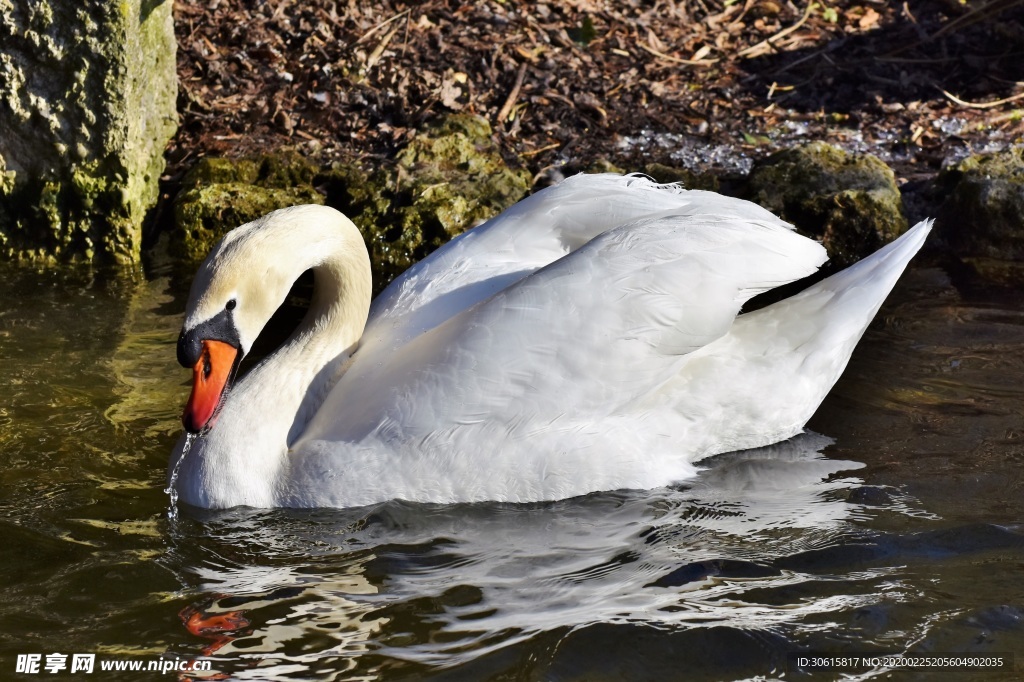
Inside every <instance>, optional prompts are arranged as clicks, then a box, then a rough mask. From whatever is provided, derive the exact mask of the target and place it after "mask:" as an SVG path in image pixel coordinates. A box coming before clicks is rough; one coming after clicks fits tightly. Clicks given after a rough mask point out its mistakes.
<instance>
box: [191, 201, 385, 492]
mask: <svg viewBox="0 0 1024 682" xmlns="http://www.w3.org/2000/svg"><path fill="white" fill-rule="evenodd" d="M307 270H312V271H313V277H314V283H313V299H312V301H311V304H310V308H309V311H308V312H307V313H306V316H305V317H304V318H303V321H302V322H301V323H300V324H299V326H298V327H297V328H296V330H295V332H294V333H293V334H292V335H291V336H290V337H289V339H288V340H287V341H285V342H284V344H282V346H281V347H279V348H278V349H277V350H276V351H275V352H274V353H272V354H271V355H270V356H269V357H267V358H266V359H264V360H263V361H262V362H260V363H259V364H258V365H256V366H255V367H254V368H253V369H252V370H251V371H250V372H249V373H248V374H246V375H245V376H244V377H242V378H241V379H240V380H239V381H238V383H237V384H236V385H235V386H234V388H233V389H231V392H230V393H229V394H228V395H227V396H226V398H225V399H224V403H223V405H222V407H221V410H220V413H219V417H218V419H217V422H216V423H215V424H214V426H213V427H212V428H211V429H210V431H209V432H208V433H207V434H206V435H205V436H203V437H202V438H200V439H199V440H198V441H196V443H195V445H194V447H193V450H192V451H191V452H192V454H190V455H189V456H188V457H186V458H185V459H184V460H183V463H182V467H181V470H180V477H179V479H178V490H179V492H180V493H181V495H182V498H181V499H182V500H183V501H185V502H189V503H192V504H200V505H202V506H213V507H219V506H225V505H226V502H225V501H226V500H235V502H232V504H238V502H237V500H239V499H241V500H244V504H250V505H253V506H264V507H265V506H274V505H275V504H276V499H277V496H278V495H279V494H283V493H282V491H280V490H278V489H277V485H276V482H277V481H279V480H280V474H279V472H280V471H281V470H282V469H283V468H284V467H286V466H287V455H288V448H289V447H290V445H291V444H292V443H293V442H294V441H295V440H296V438H297V437H298V436H299V435H301V433H302V431H303V429H304V428H305V426H306V424H307V423H308V421H309V419H311V418H312V416H313V415H314V414H316V411H317V409H319V407H320V405H321V403H322V402H323V399H324V397H325V396H326V394H327V392H328V391H329V390H330V387H331V386H332V385H333V384H334V383H335V381H336V379H337V376H338V374H339V369H340V368H341V367H342V365H343V364H344V363H345V361H346V360H347V359H348V357H349V356H350V355H351V354H352V352H353V351H354V350H355V347H356V345H357V343H358V341H359V338H360V337H361V336H362V333H363V328H364V327H365V325H366V320H367V316H368V315H369V309H370V298H371V294H372V278H371V274H370V258H369V254H368V253H367V250H366V245H365V243H364V242H363V238H362V235H361V234H360V232H359V230H358V228H356V226H355V225H354V224H352V222H351V221H350V220H349V219H348V218H346V217H344V216H343V215H342V214H340V213H338V212H337V211H335V210H333V209H329V208H325V207H323V206H301V207H295V208H291V209H284V210H282V211H275V212H274V213H271V214H270V215H268V216H266V217H265V218H263V219H261V220H259V221H256V222H255V223H250V224H249V225H246V226H243V227H242V228H239V229H238V230H235V231H234V232H232V233H229V234H228V235H227V237H225V239H224V241H223V242H222V243H221V244H220V245H219V246H218V247H217V250H216V251H215V252H214V253H213V254H211V256H210V258H209V259H207V261H206V262H205V263H204V265H203V268H202V269H201V271H200V273H199V275H197V283H198V286H199V287H200V291H202V292H203V293H202V297H201V298H199V300H198V301H197V302H196V303H195V305H194V306H191V309H190V311H189V313H188V315H187V316H186V325H188V324H189V320H191V319H192V318H193V317H194V318H196V319H198V320H200V321H202V320H204V319H208V318H209V316H210V315H212V314H214V313H215V311H216V310H217V309H218V308H222V307H223V305H224V301H226V300H228V299H229V298H233V297H234V296H236V295H237V296H238V299H239V303H238V306H237V309H236V310H235V311H234V312H235V313H237V318H236V319H237V323H238V331H239V336H240V338H241V343H242V347H243V349H244V350H246V351H247V350H248V349H250V348H251V344H252V341H253V340H254V339H255V338H256V336H257V335H258V334H259V332H260V331H261V330H262V328H263V326H264V325H265V324H266V323H267V321H268V320H269V319H270V317H271V315H272V314H273V312H274V311H275V310H276V309H277V308H278V307H279V306H280V304H281V303H282V302H283V301H284V299H285V297H286V296H287V294H288V291H289V290H290V289H291V286H292V284H294V282H295V280H297V279H298V278H299V276H301V275H302V273H304V272H305V271H307ZM179 455H180V448H179Z"/></svg>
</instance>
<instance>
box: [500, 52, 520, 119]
mask: <svg viewBox="0 0 1024 682" xmlns="http://www.w3.org/2000/svg"><path fill="white" fill-rule="evenodd" d="M524 78H526V62H523V63H522V64H520V65H519V72H518V73H517V74H516V82H515V85H513V86H512V92H510V93H508V99H506V100H505V103H504V104H503V105H501V110H500V111H499V112H498V123H504V122H505V121H507V120H508V115H509V114H510V113H512V107H513V106H515V103H516V100H517V99H518V98H519V89H520V88H522V87H523V79H524Z"/></svg>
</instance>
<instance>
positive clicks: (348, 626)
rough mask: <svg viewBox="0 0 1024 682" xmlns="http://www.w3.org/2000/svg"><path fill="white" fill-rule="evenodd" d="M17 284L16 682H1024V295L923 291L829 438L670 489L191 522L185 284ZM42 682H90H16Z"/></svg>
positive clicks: (9, 362)
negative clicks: (84, 671)
mask: <svg viewBox="0 0 1024 682" xmlns="http://www.w3.org/2000/svg"><path fill="white" fill-rule="evenodd" d="M0 278H2V281H3V282H4V285H3V286H4V296H3V297H2V300H0V373H2V375H3V386H5V387H6V390H5V391H4V392H3V395H2V396H0V505H2V517H0V524H2V536H0V537H2V539H3V545H4V547H3V549H2V552H0V571H2V576H3V580H2V582H0V590H2V597H0V679H11V678H15V679H18V678H19V676H17V675H16V674H15V668H16V659H17V654H19V653H32V652H35V653H41V654H44V655H45V654H48V653H53V652H58V653H64V654H72V653H83V652H85V653H96V654H97V658H98V660H108V659H109V660H113V659H118V660H141V661H149V660H155V659H157V658H158V657H163V658H165V659H170V658H180V659H194V658H197V657H198V658H205V659H207V660H210V661H211V667H212V670H211V671H210V672H209V673H203V674H202V675H205V676H217V678H218V679H224V678H225V677H226V678H229V679H254V680H283V679H343V680H349V679H352V680H358V679H366V680H376V679H385V680H415V679H437V680H448V679H450V680H489V679H493V680H518V679H523V680H675V679H679V680H731V679H751V678H754V679H756V678H768V679H775V678H782V679H839V678H840V677H841V676H842V674H841V673H838V672H834V671H833V672H825V671H816V672H815V671H810V670H806V669H800V668H797V667H795V664H793V663H792V662H791V661H790V660H789V658H788V656H789V655H790V654H792V653H796V652H848V653H849V652H865V651H871V652H887V653H896V652H907V651H910V652H943V653H979V654H993V653H1011V654H1016V658H1017V659H1019V660H1018V661H1017V662H1018V665H1024V526H1022V522H1024V513H1022V512H1024V495H1022V492H1024V303H1022V302H1021V297H1020V295H1019V294H1014V293H1013V292H1006V291H995V292H993V291H988V292H974V293H969V294H968V293H958V292H957V290H956V289H954V288H953V287H952V286H950V285H949V283H948V281H947V280H946V279H945V277H944V276H943V274H942V273H941V272H939V271H934V270H920V271H916V272H913V273H910V275H909V276H908V277H906V278H905V279H904V281H903V282H902V283H901V285H900V287H899V289H898V291H897V292H896V294H895V295H894V297H893V300H892V301H891V302H890V304H888V305H887V306H886V307H885V308H884V309H883V311H882V313H881V315H880V318H879V320H878V322H877V323H876V324H875V325H874V326H873V327H872V329H871V330H870V331H869V333H868V335H867V336H866V337H865V340H864V342H863V343H862V345H861V346H860V348H859V349H858V351H857V354H856V355H855V357H854V360H853V362H852V364H851V366H850V368H849V369H848V370H847V373H846V375H845V376H844V377H843V379H842V380H841V381H840V383H839V385H838V386H837V387H836V390H835V391H834V392H833V395H832V396H831V397H830V398H829V399H828V401H827V402H826V403H825V405H824V406H823V407H822V409H821V410H820V411H819V413H818V415H817V416H816V417H815V418H814V420H813V421H812V422H811V424H810V427H811V429H813V432H809V433H807V434H805V435H804V436H801V437H799V438H796V439H794V440H793V441H791V442H788V443H784V444H780V445H778V446H775V447H772V448H766V449H763V450H757V451H751V452H744V453H734V454H729V455H723V456H719V457H715V458H713V459H711V460H709V461H707V462H706V468H705V469H704V470H703V471H702V473H701V474H700V475H699V476H698V477H697V478H696V479H694V480H691V481H687V482H685V483H682V484H680V485H679V486H677V487H674V488H671V489H661V490H653V491H643V492H638V491H626V492H612V493H603V494H595V495H590V496H587V497H584V498H579V499H573V500H567V501H563V502H558V503H551V504H538V505H504V504H473V505H456V506H430V505H412V504H406V503H401V502H395V503H390V504H385V505H379V506H375V507H372V508H362V509H353V510H344V511H325V510H321V511H269V512H268V511H253V510H232V511H228V512H219V513H209V512H203V511H200V510H193V509H187V508H186V509H182V510H180V513H179V515H178V516H177V518H170V517H169V515H168V498H167V496H166V495H165V494H164V493H163V487H164V482H165V481H164V477H165V466H166V459H167V454H168V452H169V451H170V449H171V447H172V445H173V442H174V439H175V437H176V432H177V429H178V424H177V415H178V413H179V410H180V408H181V405H182V403H183V401H184V399H185V397H186V394H187V387H186V386H185V382H186V381H187V379H188V378H189V377H188V372H186V371H185V370H182V369H181V368H180V367H178V366H177V365H176V364H175V361H174V341H175V339H176V334H177V328H178V325H179V324H180V317H179V316H180V313H181V309H182V307H183V301H182V292H183V291H184V286H183V285H182V284H181V283H179V282H176V281H173V279H172V278H171V277H170V276H169V275H161V274H159V273H158V274H151V275H149V276H147V277H143V276H141V275H140V276H139V277H138V278H136V279H135V280H132V279H118V278H113V279H96V278H93V277H90V276H88V275H84V274H83V275H76V274H64V275H59V276H58V275H53V274H41V273H36V272H33V271H25V270H16V269H10V268H7V269H4V270H2V271H0ZM481 465H482V466H486V461H485V460H484V461H482V463H481ZM845 674H846V675H848V676H849V677H851V678H854V679H858V678H870V677H880V678H885V677H894V678H896V679H947V678H949V677H951V676H950V675H949V674H948V673H947V674H943V675H941V676H939V677H936V676H935V674H928V673H924V672H907V671H897V672H892V671H890V670H887V669H885V668H882V667H874V668H872V667H866V668H861V669H859V670H856V671H849V672H847V673H845ZM202 675H197V676H202ZM153 676H154V674H152V673H150V674H148V675H146V674H139V673H113V672H103V673H101V672H99V671H98V670H97V672H96V673H95V674H94V677H95V678H96V679H105V680H109V679H151V678H152V677H153ZM40 677H46V678H48V679H61V678H62V677H63V678H65V679H70V678H71V675H70V674H68V673H67V672H66V671H65V672H64V673H62V674H48V673H45V672H43V673H41V674H39V675H35V676H30V675H23V676H20V678H21V679H38V678H40ZM171 677H172V678H173V675H171ZM953 677H954V678H955V679H1006V680H1010V679H1017V677H1018V673H1016V672H1013V671H1011V670H1004V671H1002V672H1001V673H996V672H974V673H964V674H960V675H957V676H953Z"/></svg>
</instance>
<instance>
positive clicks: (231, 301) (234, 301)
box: [224, 299, 238, 310]
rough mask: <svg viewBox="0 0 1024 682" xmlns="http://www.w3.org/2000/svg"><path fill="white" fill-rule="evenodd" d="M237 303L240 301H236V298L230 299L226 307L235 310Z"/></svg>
mask: <svg viewBox="0 0 1024 682" xmlns="http://www.w3.org/2000/svg"><path fill="white" fill-rule="evenodd" d="M236 305H238V301H236V300H235V299H231V300H230V301H228V304H227V305H226V306H224V307H225V308H227V309H228V310H234V309H235V306H236Z"/></svg>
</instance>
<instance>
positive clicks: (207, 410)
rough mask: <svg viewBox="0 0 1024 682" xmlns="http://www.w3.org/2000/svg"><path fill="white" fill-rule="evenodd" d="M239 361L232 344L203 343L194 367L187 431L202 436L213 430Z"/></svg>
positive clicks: (186, 404) (185, 422)
mask: <svg viewBox="0 0 1024 682" xmlns="http://www.w3.org/2000/svg"><path fill="white" fill-rule="evenodd" d="M237 357H238V349H237V348H235V347H234V346H232V345H231V344H228V343H224V342H223V341H203V352H202V353H200V354H199V360H198V361H197V362H196V364H195V366H194V367H192V395H190V396H189V397H188V402H187V403H185V413H184V414H183V415H182V416H181V421H182V423H183V424H184V425H185V430H186V431H189V432H191V433H199V432H200V431H205V430H206V429H209V428H210V427H212V426H213V424H214V422H215V421H216V418H217V408H218V407H219V406H220V402H221V399H222V398H223V397H224V389H225V388H226V387H227V385H228V380H229V379H230V378H231V374H232V370H233V369H234V367H235V358H237Z"/></svg>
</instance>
